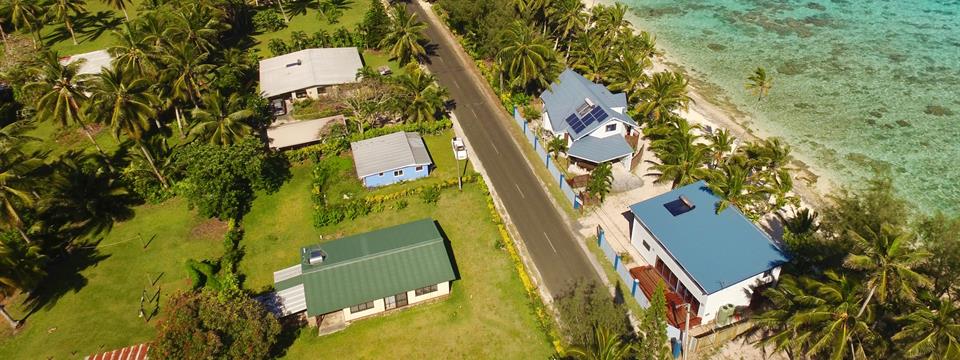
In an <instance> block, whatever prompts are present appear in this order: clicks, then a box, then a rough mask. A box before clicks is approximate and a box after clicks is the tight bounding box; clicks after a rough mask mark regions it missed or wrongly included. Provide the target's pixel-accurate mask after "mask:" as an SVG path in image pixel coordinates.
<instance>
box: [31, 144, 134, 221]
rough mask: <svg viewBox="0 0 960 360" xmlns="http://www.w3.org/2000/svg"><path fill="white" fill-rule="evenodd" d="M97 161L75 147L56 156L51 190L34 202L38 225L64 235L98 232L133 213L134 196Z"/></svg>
mask: <svg viewBox="0 0 960 360" xmlns="http://www.w3.org/2000/svg"><path fill="white" fill-rule="evenodd" d="M101 161H102V160H101V159H98V158H97V156H96V155H93V154H84V153H82V152H79V151H68V152H66V153H64V154H63V155H61V156H60V159H59V160H58V161H57V163H56V167H55V173H54V176H52V179H51V180H52V181H51V185H52V186H51V187H50V190H51V192H50V193H49V196H46V197H45V198H44V199H43V200H42V201H40V204H39V206H38V208H39V209H40V212H41V213H42V214H43V216H41V218H42V219H43V223H42V224H41V226H43V227H44V228H48V229H53V230H54V231H56V232H57V233H58V234H64V235H67V236H74V235H76V236H82V235H99V234H102V233H104V232H106V231H109V230H110V229H111V228H112V227H113V225H114V223H116V222H117V221H122V220H126V219H129V218H130V217H132V216H133V210H132V209H131V208H130V207H131V206H132V205H134V204H135V203H134V197H133V196H132V195H131V194H130V193H129V192H128V191H127V189H126V188H125V187H124V185H123V184H122V182H121V180H120V179H119V177H117V176H114V175H112V174H109V173H104V172H102V171H100V170H101V169H100V163H101Z"/></svg>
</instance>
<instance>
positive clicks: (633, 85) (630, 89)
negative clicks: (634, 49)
mask: <svg viewBox="0 0 960 360" xmlns="http://www.w3.org/2000/svg"><path fill="white" fill-rule="evenodd" d="M651 66H653V63H652V62H651V61H650V58H647V57H639V56H637V55H636V54H634V53H626V54H621V55H620V56H619V57H618V58H617V62H616V63H614V64H613V69H611V71H610V82H611V84H610V89H611V90H615V91H623V92H625V93H626V94H627V100H629V101H630V102H633V103H636V102H639V101H640V99H639V94H640V90H641V89H643V86H644V84H646V82H647V80H648V77H647V74H646V70H647V69H649V68H650V67H651Z"/></svg>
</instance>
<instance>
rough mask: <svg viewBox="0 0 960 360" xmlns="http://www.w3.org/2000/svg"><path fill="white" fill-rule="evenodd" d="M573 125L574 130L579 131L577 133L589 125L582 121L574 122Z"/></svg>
mask: <svg viewBox="0 0 960 360" xmlns="http://www.w3.org/2000/svg"><path fill="white" fill-rule="evenodd" d="M572 126H573V131H575V132H577V133H579V132H581V131H583V129H585V128H586V127H587V126H586V125H584V124H583V123H582V122H577V123H575V124H573V125H572Z"/></svg>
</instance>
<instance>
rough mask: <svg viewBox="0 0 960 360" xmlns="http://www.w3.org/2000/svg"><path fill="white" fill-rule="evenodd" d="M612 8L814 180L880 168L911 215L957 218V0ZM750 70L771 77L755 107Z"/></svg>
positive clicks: (843, 181) (845, 181) (740, 1)
mask: <svg viewBox="0 0 960 360" xmlns="http://www.w3.org/2000/svg"><path fill="white" fill-rule="evenodd" d="M619 1H621V2H623V3H625V4H627V5H628V6H630V8H631V10H632V14H631V17H630V20H631V21H632V22H633V23H634V25H637V26H638V27H639V28H641V29H647V30H650V31H652V32H653V33H654V34H655V35H656V36H657V39H658V43H659V45H660V47H661V48H663V49H664V50H665V52H666V53H667V55H668V57H669V58H670V60H671V61H674V62H676V63H678V65H680V66H682V67H683V68H684V70H685V71H686V72H688V73H689V74H690V75H692V76H693V77H694V78H695V80H696V81H694V83H695V84H696V86H697V87H698V89H701V92H702V93H703V95H705V96H708V97H710V98H713V99H715V100H716V102H717V103H719V104H720V105H721V106H727V107H735V108H736V109H737V110H739V111H742V112H745V113H747V114H749V116H743V117H741V118H739V119H738V120H739V121H740V122H742V123H743V122H746V123H747V124H748V125H749V127H750V128H752V129H754V130H755V131H756V132H757V133H759V134H762V135H765V136H770V135H772V136H781V137H783V138H784V139H786V140H787V141H788V142H789V143H790V144H791V145H792V146H793V147H794V149H795V151H794V152H795V155H796V156H797V157H798V158H799V159H800V160H802V161H803V162H805V163H807V164H809V165H810V166H811V167H812V168H813V169H814V171H815V172H817V173H818V174H820V175H822V176H824V177H826V178H827V179H829V180H831V181H834V182H836V183H838V184H840V185H848V186H856V185H857V184H859V183H861V181H862V180H863V179H864V178H865V177H868V176H870V175H871V174H872V170H871V169H872V168H875V167H880V168H888V169H890V171H891V172H892V173H893V175H894V177H895V180H896V185H897V189H898V191H899V192H900V193H901V195H903V196H904V197H906V198H908V199H910V200H911V201H912V202H914V203H916V204H917V205H918V206H920V207H921V208H923V209H926V210H935V209H939V210H943V211H946V212H949V213H953V214H957V213H960V1H957V0H953V1H931V0H921V1H903V2H901V1H863V0H855V1H854V0H849V1H843V0H834V1H824V0H818V1H772V0H771V1H763V0H700V1H679V0H619ZM600 2H606V3H610V2H612V0H606V1H600ZM757 66H763V67H765V68H767V71H768V73H770V74H771V75H772V76H773V77H774V88H773V90H772V92H771V95H770V97H769V98H766V99H764V100H763V101H761V102H758V101H757V99H756V98H755V97H753V96H752V95H750V94H749V93H748V92H747V91H746V90H745V88H744V84H745V82H746V80H745V79H746V77H747V76H748V75H749V73H750V72H751V71H752V70H753V69H754V68H756V67H757Z"/></svg>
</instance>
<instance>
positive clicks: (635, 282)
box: [630, 279, 640, 296]
mask: <svg viewBox="0 0 960 360" xmlns="http://www.w3.org/2000/svg"><path fill="white" fill-rule="evenodd" d="M639 286H640V280H637V279H633V289H630V295H632V296H637V287H639Z"/></svg>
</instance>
